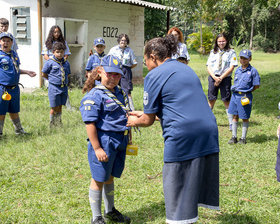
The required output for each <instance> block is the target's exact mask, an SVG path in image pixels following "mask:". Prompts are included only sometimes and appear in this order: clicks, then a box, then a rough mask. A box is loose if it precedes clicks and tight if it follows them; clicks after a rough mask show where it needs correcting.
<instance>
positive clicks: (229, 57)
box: [206, 33, 238, 130]
mask: <svg viewBox="0 0 280 224" xmlns="http://www.w3.org/2000/svg"><path fill="white" fill-rule="evenodd" d="M237 65H238V62H237V58H236V53H235V51H234V50H233V49H231V48H230V46H229V40H228V38H227V36H226V34H224V33H221V34H219V35H218V36H217V38H216V40H215V44H214V49H213V50H212V51H211V52H210V55H209V58H208V61H207V64H206V66H207V71H208V73H209V77H208V101H209V105H210V107H211V109H212V110H213V108H214V105H215V102H216V100H217V96H218V91H219V89H220V92H221V98H222V101H223V102H224V105H225V108H226V113H227V117H228V122H229V129H230V130H232V115H231V114H229V113H228V107H229V101H230V97H231V91H230V87H231V74H232V72H233V70H234V67H236V66H237Z"/></svg>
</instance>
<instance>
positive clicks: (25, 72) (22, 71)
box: [19, 69, 36, 77]
mask: <svg viewBox="0 0 280 224" xmlns="http://www.w3.org/2000/svg"><path fill="white" fill-rule="evenodd" d="M19 73H20V74H27V75H29V76H30V77H34V76H36V72H33V71H28V70H22V69H20V70H19Z"/></svg>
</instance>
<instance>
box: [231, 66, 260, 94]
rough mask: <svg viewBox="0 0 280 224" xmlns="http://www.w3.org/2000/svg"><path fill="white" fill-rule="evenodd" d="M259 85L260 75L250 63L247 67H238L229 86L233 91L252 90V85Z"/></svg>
mask: <svg viewBox="0 0 280 224" xmlns="http://www.w3.org/2000/svg"><path fill="white" fill-rule="evenodd" d="M259 85H260V76H259V73H258V71H257V69H255V68H254V67H252V66H251V65H250V64H249V66H248V67H247V68H245V69H242V66H240V67H238V68H237V69H236V72H235V76H234V84H233V86H232V87H231V90H232V91H233V92H244V93H246V92H252V90H253V89H254V86H259Z"/></svg>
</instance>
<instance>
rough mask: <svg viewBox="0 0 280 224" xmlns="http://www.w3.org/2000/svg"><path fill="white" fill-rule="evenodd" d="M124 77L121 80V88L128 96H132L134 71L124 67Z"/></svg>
mask: <svg viewBox="0 0 280 224" xmlns="http://www.w3.org/2000/svg"><path fill="white" fill-rule="evenodd" d="M122 71H123V75H122V77H121V80H120V86H121V87H122V89H123V90H124V91H125V93H126V94H131V91H132V90H133V85H132V71H131V68H130V67H127V66H123V67H122Z"/></svg>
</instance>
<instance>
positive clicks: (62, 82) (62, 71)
mask: <svg viewBox="0 0 280 224" xmlns="http://www.w3.org/2000/svg"><path fill="white" fill-rule="evenodd" d="M50 59H51V60H53V61H55V62H56V63H58V64H59V65H60V71H61V87H63V86H64V84H65V83H64V82H65V71H64V67H63V64H62V63H64V62H65V59H64V58H63V60H61V61H58V60H56V59H55V58H54V56H53V57H50Z"/></svg>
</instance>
